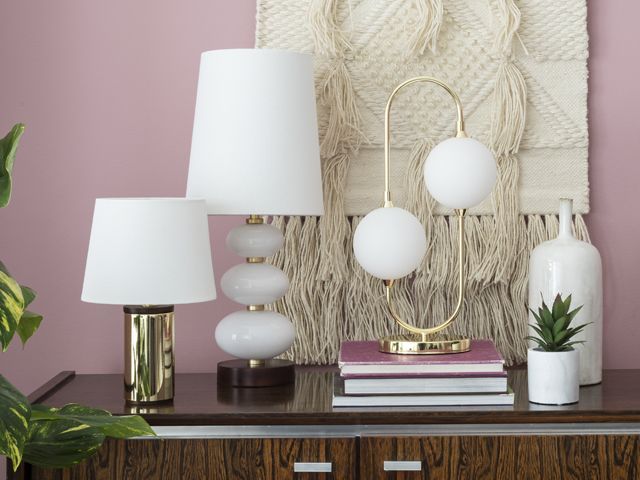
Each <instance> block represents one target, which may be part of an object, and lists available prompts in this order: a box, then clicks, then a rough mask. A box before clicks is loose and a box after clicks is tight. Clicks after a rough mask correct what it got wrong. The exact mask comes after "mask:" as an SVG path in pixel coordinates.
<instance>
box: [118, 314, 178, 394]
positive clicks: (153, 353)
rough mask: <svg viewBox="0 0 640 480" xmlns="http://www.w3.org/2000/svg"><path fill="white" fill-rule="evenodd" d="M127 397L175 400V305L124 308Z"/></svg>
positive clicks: (125, 384)
mask: <svg viewBox="0 0 640 480" xmlns="http://www.w3.org/2000/svg"><path fill="white" fill-rule="evenodd" d="M124 314H125V315H124V345H125V346H124V398H125V400H126V401H127V403H129V404H134V405H137V404H149V403H160V402H167V401H171V400H172V399H173V386H174V375H173V367H174V363H175V356H174V330H173V324H174V316H173V305H126V306H125V307H124Z"/></svg>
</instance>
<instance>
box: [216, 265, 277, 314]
mask: <svg viewBox="0 0 640 480" xmlns="http://www.w3.org/2000/svg"><path fill="white" fill-rule="evenodd" d="M220 286H221V287H222V291H223V292H224V294H225V295H226V296H227V297H229V298H230V299H231V300H233V301H234V302H238V303H242V304H243V305H266V304H268V303H273V302H275V301H276V300H278V299H279V298H282V296H284V294H285V293H287V290H288V289H289V279H288V278H287V275H286V274H285V273H284V272H283V271H282V270H280V269H279V268H276V267H274V266H273V265H268V264H266V263H241V264H240V265H236V266H235V267H232V268H230V269H229V270H227V271H226V272H225V274H224V275H223V276H222V279H221V280H220Z"/></svg>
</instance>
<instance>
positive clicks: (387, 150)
mask: <svg viewBox="0 0 640 480" xmlns="http://www.w3.org/2000/svg"><path fill="white" fill-rule="evenodd" d="M418 82H428V83H435V84H436V85H439V86H441V87H442V88H443V89H444V90H446V91H447V93H449V95H451V97H452V98H453V100H454V102H455V105H456V109H457V113H458V120H457V124H456V127H457V131H456V137H466V133H465V131H464V116H463V113H462V103H461V102H460V98H459V97H458V95H457V94H456V93H455V92H454V91H453V89H452V88H451V87H450V86H449V85H447V84H446V83H444V82H442V81H440V80H438V79H436V78H432V77H414V78H410V79H409V80H407V81H405V82H403V83H401V84H400V85H398V86H397V87H396V88H395V90H394V91H393V92H392V93H391V95H390V96H389V99H388V100H387V106H386V108H385V113H384V183H385V188H384V206H385V208H389V207H392V206H393V203H392V201H391V190H390V164H391V160H390V157H391V141H390V139H391V134H390V130H391V121H390V116H391V115H390V114H391V105H392V104H393V99H394V97H395V96H396V94H397V93H398V92H399V91H400V90H402V89H403V88H404V87H406V86H408V85H411V84H413V83H418ZM455 213H456V217H457V221H458V263H459V266H458V301H457V303H456V307H455V309H454V311H453V313H452V314H451V315H450V316H449V318H448V319H447V320H445V321H444V322H442V323H441V324H439V325H437V326H435V327H431V328H418V327H415V326H413V325H410V324H409V323H407V322H405V321H404V320H402V319H401V318H400V316H399V315H398V314H397V312H396V311H395V309H394V307H393V298H392V290H393V285H394V281H393V280H385V282H384V283H385V293H386V300H387V305H388V307H389V312H390V314H391V316H392V317H393V319H394V320H395V321H396V323H397V324H398V325H400V326H401V327H402V328H404V329H406V330H408V331H410V332H412V333H415V334H418V335H420V336H421V338H422V341H423V342H427V341H428V337H429V336H430V335H435V334H436V333H438V332H440V331H442V330H444V329H445V328H447V327H448V326H449V325H450V324H451V323H452V322H453V321H454V320H455V319H456V318H457V316H458V315H459V314H460V310H461V309H462V304H463V302H464V293H465V278H464V263H465V246H464V217H465V214H466V210H465V209H456V210H455Z"/></svg>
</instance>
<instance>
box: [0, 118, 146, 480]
mask: <svg viewBox="0 0 640 480" xmlns="http://www.w3.org/2000/svg"><path fill="white" fill-rule="evenodd" d="M23 132H24V125H22V124H17V125H15V126H14V127H13V128H12V129H11V131H10V132H9V134H8V135H7V136H5V137H4V138H3V139H1V140H0V207H6V206H7V205H8V204H9V200H10V198H11V173H12V170H13V163H14V160H15V154H16V149H17V147H18V142H19V140H20V137H21V136H22V133H23ZM35 297H36V293H35V292H34V291H33V290H32V289H31V288H29V287H25V286H21V285H20V284H18V282H17V281H16V280H14V279H13V277H11V275H10V273H9V271H8V270H7V268H6V267H5V265H4V264H3V263H2V262H0V346H1V347H2V351H5V350H6V349H7V348H8V347H9V345H10V344H11V341H12V340H13V339H14V338H15V334H16V333H17V334H18V336H19V337H20V340H21V341H22V344H23V345H24V344H25V343H26V342H27V341H28V340H29V338H31V336H32V335H33V334H34V333H35V331H36V330H37V329H38V327H39V326H40V323H41V322H42V315H39V314H37V313H33V312H30V311H29V310H27V307H28V306H29V304H30V303H31V302H32V301H33V300H34V299H35ZM143 435H155V434H154V432H153V430H152V429H151V427H150V426H149V425H148V424H147V422H145V421H144V419H143V418H142V417H139V416H137V415H128V416H120V417H114V416H112V415H111V414H110V413H109V412H107V411H105V410H100V409H95V408H90V407H84V406H82V405H76V404H70V405H65V406H64V407H62V408H51V407H47V406H44V405H31V404H30V403H29V401H28V400H27V398H26V397H25V396H24V395H23V394H22V393H21V392H20V391H19V390H18V389H16V388H15V387H14V386H13V385H12V384H11V383H10V382H9V381H8V380H7V379H6V378H5V377H3V376H2V375H0V455H5V456H6V457H7V458H9V459H11V463H12V465H13V468H14V470H16V469H17V468H18V466H19V465H20V463H21V462H22V461H23V460H24V461H26V462H28V463H31V464H33V465H38V466H42V467H54V468H55V467H67V466H70V465H74V464H76V463H79V462H81V461H82V460H84V459H85V458H87V457H89V456H91V455H93V454H94V453H95V452H96V451H97V450H98V448H99V447H100V445H102V442H103V441H104V439H105V438H106V437H113V438H130V437H135V436H143Z"/></svg>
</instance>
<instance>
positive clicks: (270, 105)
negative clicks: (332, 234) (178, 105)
mask: <svg viewBox="0 0 640 480" xmlns="http://www.w3.org/2000/svg"><path fill="white" fill-rule="evenodd" d="M187 197H194V198H205V199H206V201H207V209H208V212H209V214H213V215H247V216H248V218H247V221H246V225H243V226H240V227H238V228H236V229H234V230H232V231H231V232H230V234H229V236H228V238H227V246H228V247H229V248H230V249H232V250H233V251H234V252H236V253H237V254H238V255H240V256H243V257H246V259H247V261H246V263H245V264H241V265H237V266H235V267H233V268H231V269H230V270H229V271H228V272H226V273H225V274H224V276H223V277H222V279H221V287H222V290H223V291H224V293H225V295H227V296H228V297H229V298H231V299H233V300H234V301H236V302H238V303H241V304H243V305H246V310H244V311H238V312H234V313H231V314H230V315H228V316H227V317H225V318H224V319H223V320H222V321H221V322H220V323H219V324H218V326H217V328H216V334H215V337H216V342H217V343H218V345H219V346H220V348H222V350H224V351H225V352H227V353H229V354H230V355H233V356H234V357H238V358H239V359H240V360H230V361H226V362H221V363H219V364H218V382H219V383H220V384H223V385H232V386H247V387H249V386H253V387H257V386H273V385H279V384H286V383H290V382H292V381H293V379H294V376H293V374H294V371H293V364H292V363H291V362H289V361H285V360H274V359H273V357H275V356H278V355H280V354H281V353H283V352H285V351H286V350H288V349H289V347H291V345H292V344H293V340H294V337H295V329H294V327H293V325H292V324H291V322H290V321H289V320H288V319H287V318H286V317H284V316H283V315H280V314H279V313H276V312H273V311H268V310H266V309H265V305H266V304H271V303H273V302H275V301H276V300H278V299H279V298H281V297H282V296H283V295H284V294H285V293H286V292H287V289H288V288H289V280H288V279H287V277H286V275H285V274H284V273H283V272H282V271H281V270H279V269H277V268H275V267H273V266H271V265H267V264H265V263H264V260H265V257H268V256H271V255H273V254H274V253H276V252H277V251H278V250H279V249H280V248H281V247H282V245H283V237H282V233H281V232H280V231H279V230H278V229H277V228H275V227H273V226H272V225H268V224H265V223H264V221H263V217H262V216H264V215H322V214H323V213H324V209H323V202H322V184H321V175H320V153H319V145H318V128H317V120H316V103H315V88H314V82H313V60H312V57H311V56H310V55H304V54H299V53H293V52H287V51H283V50H253V49H238V50H216V51H209V52H204V53H203V54H202V58H201V63H200V78H199V80H198V95H197V100H196V111H195V121H194V126H193V140H192V145H191V160H190V164H189V179H188V182H187Z"/></svg>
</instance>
